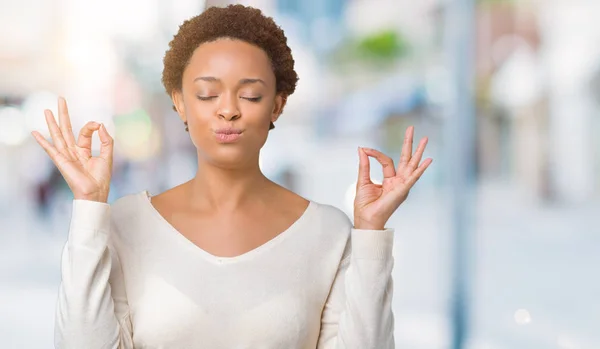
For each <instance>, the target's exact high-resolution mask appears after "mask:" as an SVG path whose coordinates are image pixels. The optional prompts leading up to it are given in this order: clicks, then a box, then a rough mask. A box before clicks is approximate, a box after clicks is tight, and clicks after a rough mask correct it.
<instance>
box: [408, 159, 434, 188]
mask: <svg viewBox="0 0 600 349" xmlns="http://www.w3.org/2000/svg"><path fill="white" fill-rule="evenodd" d="M431 162H433V159H432V158H427V159H425V160H424V161H423V163H422V164H421V165H420V166H419V168H417V169H416V170H415V172H413V173H412V175H411V176H410V178H409V180H408V183H409V185H410V186H411V187H412V186H413V185H414V184H415V183H416V182H417V181H418V180H419V178H421V175H422V174H423V172H425V170H426V169H427V167H429V165H431Z"/></svg>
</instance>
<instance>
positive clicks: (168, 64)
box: [33, 5, 431, 349]
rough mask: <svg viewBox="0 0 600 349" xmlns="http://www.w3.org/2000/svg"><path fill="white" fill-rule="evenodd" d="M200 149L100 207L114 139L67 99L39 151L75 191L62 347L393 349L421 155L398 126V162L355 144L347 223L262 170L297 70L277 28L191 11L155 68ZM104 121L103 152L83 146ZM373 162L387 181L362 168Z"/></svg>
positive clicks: (251, 13) (265, 21) (255, 19)
mask: <svg viewBox="0 0 600 349" xmlns="http://www.w3.org/2000/svg"><path fill="white" fill-rule="evenodd" d="M162 81H163V84H164V85H165V88H166V90H167V93H168V94H169V95H170V96H171V98H172V100H173V104H174V109H175V110H176V111H177V114H178V115H179V117H180V118H181V120H182V121H183V123H184V124H185V126H186V130H188V131H189V134H190V138H191V141H192V142H193V144H194V145H195V146H196V148H197V154H198V171H197V173H196V175H195V177H194V178H193V179H191V180H190V181H188V182H186V183H183V184H181V185H179V186H176V187H174V188H172V189H169V190H167V191H165V192H164V193H161V194H159V195H156V196H151V195H150V194H149V193H148V192H147V191H143V192H140V193H137V194H132V195H127V196H124V197H122V198H120V199H118V200H116V201H115V202H114V203H113V204H111V205H109V204H108V203H107V197H108V192H109V184H110V178H111V167H112V153H113V139H112V137H111V136H110V135H109V134H108V132H107V131H106V129H105V128H104V126H103V125H102V124H98V123H96V122H89V123H87V124H86V125H85V126H84V127H83V129H82V130H81V133H80V134H79V138H78V140H77V142H76V141H75V139H74V136H73V134H72V130H71V125H70V121H69V114H68V111H67V105H66V102H65V100H64V99H63V98H59V108H58V110H59V125H57V124H56V121H55V119H54V116H53V115H52V113H51V112H50V111H45V114H46V121H47V123H48V127H49V129H50V131H51V132H50V133H51V135H52V144H51V143H49V142H48V141H46V140H45V139H44V138H43V137H42V136H41V135H40V134H39V133H38V132H33V135H34V137H35V139H36V140H37V141H38V142H39V144H40V145H41V146H42V147H43V148H44V149H45V150H46V152H47V153H48V154H49V156H50V157H51V158H52V160H53V161H54V163H55V164H56V166H57V167H58V168H59V170H60V171H61V173H62V175H63V176H64V178H65V180H66V181H67V183H68V184H69V187H70V188H71V190H72V191H73V194H74V201H73V212H72V218H71V225H70V230H69V236H68V240H67V243H66V245H65V247H64V252H63V255H62V283H61V286H60V290H59V299H58V302H57V308H56V323H55V345H56V347H59V348H86V349H88V348H210V349H215V348H273V349H275V348H277V349H281V348H286V349H287V348H312V349H314V348H319V349H326V348H327V349H333V348H378V349H379V348H393V347H394V337H393V330H394V329H393V324H394V321H393V314H392V309H391V299H392V278H391V272H392V267H393V256H392V247H393V236H394V235H393V233H394V230H393V229H392V228H389V227H386V222H387V220H388V218H389V217H390V216H391V215H392V213H394V211H395V210H396V209H397V208H398V206H399V205H400V204H401V203H402V202H403V201H404V200H405V199H406V197H407V195H408V192H409V189H410V188H411V187H412V186H413V185H414V183H415V182H416V181H417V180H418V178H419V177H420V176H421V174H422V173H423V171H425V169H426V168H427V166H429V164H430V163H431V159H427V160H425V161H423V163H421V165H419V163H420V161H421V156H422V154H423V151H424V149H425V145H426V142H427V139H426V138H424V139H423V140H422V141H421V142H420V143H419V146H418V148H417V150H416V152H415V153H414V155H413V154H412V137H413V129H412V127H410V128H409V129H408V130H407V132H406V135H405V142H404V146H403V150H402V157H401V159H400V164H399V165H398V168H397V169H395V168H394V163H393V161H392V160H391V159H390V158H389V157H387V156H385V155H384V154H382V153H380V152H379V151H377V150H373V149H367V148H359V149H358V156H359V163H360V164H359V171H358V172H359V175H358V183H357V187H356V199H355V202H354V224H352V222H351V221H350V220H349V219H348V217H347V216H346V215H345V214H344V213H343V212H342V211H341V210H339V209H337V208H335V207H332V206H330V205H326V204H320V203H317V202H314V201H311V200H308V199H305V198H303V197H301V196H299V195H297V194H295V193H293V192H291V191H289V190H287V189H285V188H283V187H281V186H279V185H277V184H275V183H274V182H272V181H270V180H269V179H268V178H266V177H265V176H264V175H263V174H262V173H261V171H260V168H259V165H258V158H259V152H260V149H261V147H262V146H263V144H264V143H265V141H266V139H267V134H268V132H269V130H270V129H272V128H273V127H274V123H275V122H276V121H277V119H278V118H279V116H280V115H281V113H282V111H283V108H284V106H285V103H286V100H287V97H288V96H289V95H291V94H292V93H293V92H294V89H295V85H296V81H297V76H296V73H295V71H294V61H293V59H292V56H291V51H290V49H289V47H288V46H287V43H286V38H285V36H284V33H283V31H282V30H281V29H280V28H279V27H278V26H277V25H276V24H275V23H274V22H273V20H272V19H271V18H267V17H265V16H263V14H262V13H261V12H260V11H259V10H257V9H253V8H250V7H244V6H241V5H235V6H229V7H227V8H209V9H208V10H206V11H205V12H203V13H202V14H200V15H199V16H196V17H194V18H192V19H190V20H188V21H185V22H184V23H183V25H182V26H181V27H180V29H179V32H178V33H177V35H175V36H174V38H173V40H172V41H171V43H170V45H169V50H168V51H167V53H166V56H165V58H164V72H163V78H162ZM96 131H98V134H99V138H100V140H101V142H102V145H101V150H100V155H99V156H98V157H92V156H91V137H92V134H93V133H94V132H96ZM369 157H374V158H375V159H377V160H378V161H379V162H380V163H381V165H382V166H383V173H384V177H385V178H384V180H383V184H381V185H377V184H374V183H372V182H371V180H370V178H369Z"/></svg>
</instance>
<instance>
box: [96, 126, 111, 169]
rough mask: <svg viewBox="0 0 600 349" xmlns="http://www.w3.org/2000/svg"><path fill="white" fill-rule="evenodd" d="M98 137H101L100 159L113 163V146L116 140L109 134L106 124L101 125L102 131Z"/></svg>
mask: <svg viewBox="0 0 600 349" xmlns="http://www.w3.org/2000/svg"><path fill="white" fill-rule="evenodd" d="M98 135H99V136H100V142H101V145H100V157H101V158H103V159H104V160H106V161H108V163H112V154H113V145H114V140H113V138H112V137H111V136H110V134H108V131H107V130H106V127H105V126H104V124H100V130H99V131H98Z"/></svg>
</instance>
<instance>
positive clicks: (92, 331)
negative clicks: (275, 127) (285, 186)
mask: <svg viewBox="0 0 600 349" xmlns="http://www.w3.org/2000/svg"><path fill="white" fill-rule="evenodd" d="M201 228H202V227H199V229H201ZM393 244H394V229H393V228H385V229H383V230H364V229H355V228H354V227H353V225H352V222H351V221H350V219H349V218H348V216H347V215H346V214H345V213H344V212H343V211H341V210H340V209H338V208H336V207H334V206H331V205H327V204H321V203H318V202H315V201H310V200H309V205H308V207H307V208H306V210H305V212H304V213H303V214H302V215H301V216H300V218H298V219H297V220H296V221H295V222H294V223H293V224H292V225H291V226H290V227H289V228H287V229H286V230H284V231H283V232H281V233H279V234H278V235H276V236H275V237H274V238H272V239H271V240H269V241H267V242H266V243H264V244H262V245H260V246H258V247H257V248H255V249H252V250H250V251H248V252H246V253H243V254H241V255H239V256H235V257H220V256H215V255H213V254H210V253H208V252H207V251H205V250H203V249H202V248H200V247H199V246H197V245H196V244H194V243H193V242H191V241H190V240H188V239H187V238H186V237H184V236H183V235H182V234H180V233H179V232H178V231H177V230H176V229H175V228H174V227H173V226H172V225H170V224H169V223H168V222H167V220H166V219H164V218H163V217H162V216H161V215H160V214H159V212H158V211H157V210H156V209H155V208H154V206H153V205H152V204H151V202H150V194H149V193H148V191H146V190H144V191H142V192H138V193H134V194H130V195H126V196H123V197H121V198H120V199H118V200H116V201H115V202H114V203H112V204H108V203H101V202H94V201H88V200H73V206H72V216H71V222H70V227H69V235H68V238H67V241H66V243H65V245H64V248H63V253H62V257H61V275H62V279H61V284H60V288H59V295H58V299H57V303H56V317H55V347H56V348H86V349H94V348H111V349H133V348H169V349H171V348H177V349H180V348H181V349H184V348H207V349H221V348H223V349H232V348H235V349H238V348H239V349H241V348H265V349H283V348H285V349H288V348H289V349H292V348H298V349H342V348H361V349H368V348H373V349H375V348H376V349H391V348H394V346H395V345H394V315H393V312H392V307H391V304H392V294H393V280H392V276H391V274H392V269H393V265H394V257H393V253H392V252H393Z"/></svg>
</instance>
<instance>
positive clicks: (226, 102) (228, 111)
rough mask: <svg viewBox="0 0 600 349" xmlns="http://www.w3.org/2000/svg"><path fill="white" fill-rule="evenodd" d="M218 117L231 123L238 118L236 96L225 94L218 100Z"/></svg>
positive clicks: (238, 111)
mask: <svg viewBox="0 0 600 349" xmlns="http://www.w3.org/2000/svg"><path fill="white" fill-rule="evenodd" d="M217 113H218V114H219V117H221V118H223V119H225V120H227V121H231V120H235V119H237V118H239V117H240V110H239V107H238V104H237V98H236V96H232V95H231V94H225V95H224V96H223V97H222V98H221V99H220V104H219V109H218V110H217Z"/></svg>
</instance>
